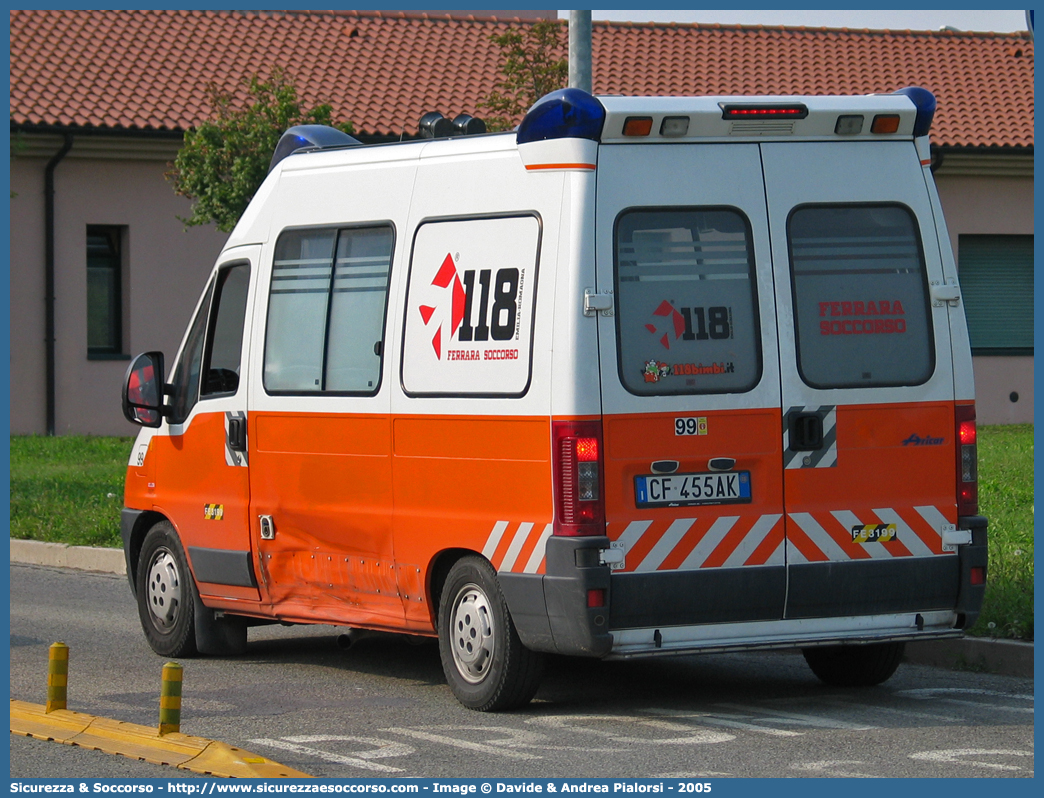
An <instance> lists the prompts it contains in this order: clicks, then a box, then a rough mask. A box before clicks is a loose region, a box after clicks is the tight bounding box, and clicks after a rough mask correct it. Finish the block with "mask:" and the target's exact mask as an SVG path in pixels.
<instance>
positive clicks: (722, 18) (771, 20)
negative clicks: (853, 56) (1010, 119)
mask: <svg viewBox="0 0 1044 798" xmlns="http://www.w3.org/2000/svg"><path fill="white" fill-rule="evenodd" d="M558 13H559V16H563V17H565V16H568V15H569V12H568V11H559V12H558ZM591 16H592V19H600V20H604V19H611V20H629V21H631V22H719V23H721V24H724V25H734V24H738V25H807V26H809V27H822V26H825V27H829V28H841V27H847V28H891V29H893V30H904V29H907V28H908V29H910V30H938V29H939V28H941V27H943V26H946V25H950V26H953V27H955V28H958V29H960V30H976V31H998V32H1008V31H1017V30H1026V27H1027V26H1026V12H1025V11H1021V10H1019V11H968V10H960V11H945V10H941V9H930V10H920V11H917V10H913V11H906V10H903V11H895V10H891V11H882V10H876V11H827V10H814V11H787V10H774V9H761V10H758V11H737V10H723V11H702V10H701V11H689V10H681V9H673V10H662V11H655V10H654V11H635V10H630V11H628V10H602V11H597V10H595V11H592V12H591Z"/></svg>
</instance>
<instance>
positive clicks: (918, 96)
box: [893, 86, 935, 138]
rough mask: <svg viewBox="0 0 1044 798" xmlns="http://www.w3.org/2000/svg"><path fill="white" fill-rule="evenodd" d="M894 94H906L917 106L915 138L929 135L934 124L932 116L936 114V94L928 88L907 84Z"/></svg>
mask: <svg viewBox="0 0 1044 798" xmlns="http://www.w3.org/2000/svg"><path fill="white" fill-rule="evenodd" d="M893 93H894V94H905V95H906V96H907V97H909V98H910V99H911V100H912V101H913V104H914V105H915V106H917V117H916V118H915V119H914V129H913V134H914V138H920V137H921V136H927V135H928V131H929V129H930V128H931V126H932V118H933V117H934V116H935V95H934V94H932V93H931V92H930V91H928V89H922V88H921V87H920V86H907V87H906V88H905V89H899V90H898V91H896V92H893Z"/></svg>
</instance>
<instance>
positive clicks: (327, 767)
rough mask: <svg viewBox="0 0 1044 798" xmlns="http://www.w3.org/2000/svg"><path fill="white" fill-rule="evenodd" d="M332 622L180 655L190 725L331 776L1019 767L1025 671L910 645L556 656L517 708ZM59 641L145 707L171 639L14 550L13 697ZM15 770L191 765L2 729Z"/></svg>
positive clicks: (121, 591) (109, 589)
mask: <svg viewBox="0 0 1044 798" xmlns="http://www.w3.org/2000/svg"><path fill="white" fill-rule="evenodd" d="M342 631H343V630H339V629H336V628H334V627H328V626H324V627H301V626H295V627H282V626H266V627H258V628H255V629H252V630H251V632H250V641H251V642H250V649H249V652H248V653H247V655H246V656H244V657H240V658H237V659H229V660H216V659H199V660H184V661H183V663H182V664H183V665H184V666H185V673H184V679H185V681H184V698H183V704H182V706H183V709H182V731H183V732H185V733H187V734H195V735H200V736H203V737H208V738H212V739H218V740H223V741H225V742H228V743H231V744H234V745H238V746H242V747H244V748H246V749H248V750H252V751H255V752H257V753H259V754H263V755H265V756H268V757H270V758H272V759H275V760H277V761H280V762H283V763H284V764H286V765H289V766H291V767H294V768H297V769H298V770H302V771H304V772H306V773H310V774H312V775H315V776H327V777H381V776H393V777H418V776H420V777H438V778H447V777H454V778H469V777H504V778H510V777H519V778H522V777H527V778H528V777H540V778H548V777H585V776H586V777H599V778H604V777H694V778H708V777H710V778H717V777H721V778H725V777H780V776H794V777H845V776H848V777H851V776H865V777H1029V776H1032V775H1033V681H1032V680H1030V679H1017V678H1012V677H1004V676H990V675H985V674H976V673H969V672H955V671H946V670H940V669H934V668H930V667H926V666H918V665H911V664H904V665H902V666H901V667H900V669H899V672H898V673H897V674H896V675H895V676H894V677H893V678H892V679H891V680H889V681H888V682H887V683H885V684H884V685H882V686H879V687H875V688H869V689H851V690H846V689H838V688H828V687H825V686H823V685H822V684H820V683H819V682H818V681H817V680H816V678H815V677H814V676H813V675H812V674H811V672H810V671H809V670H808V669H807V667H806V666H805V663H804V660H803V659H802V657H801V656H800V654H794V653H751V654H728V655H706V656H702V657H674V658H665V659H658V660H642V661H636V662H599V661H589V660H569V659H564V658H562V659H555V660H553V661H552V662H551V664H550V667H549V672H548V675H547V677H546V678H545V681H544V683H543V686H542V687H541V690H540V692H539V693H538V694H537V697H536V700H535V701H534V702H533V703H532V704H531V705H530V706H529V707H527V708H526V709H524V710H522V711H518V712H512V713H503V714H481V713H476V712H472V711H469V710H467V709H465V708H463V707H462V706H460V705H459V704H458V703H457V702H456V700H455V699H454V698H453V696H452V695H451V694H450V692H449V689H448V688H447V687H446V685H445V682H444V680H443V676H442V670H441V666H440V663H439V656H438V649H437V647H436V646H435V645H433V644H428V645H412V644H410V643H409V642H407V641H406V640H405V639H403V638H399V637H394V636H374V637H371V638H368V639H363V640H361V641H360V642H358V643H356V644H355V645H354V646H353V647H352V648H351V649H349V650H347V651H346V650H342V649H341V648H340V647H338V645H337V642H336V641H337V635H338V634H339V633H340V632H342ZM56 640H61V641H63V642H65V643H67V644H68V645H69V647H70V665H69V708H70V709H74V710H78V711H81V712H88V713H91V714H95V715H102V716H105V717H111V718H116V719H119V720H124V721H131V722H134V723H142V724H152V723H154V722H155V721H156V717H157V706H158V695H159V679H160V669H161V667H162V665H163V661H164V660H163V659H162V658H160V657H158V656H156V655H155V654H153V653H152V651H151V650H150V649H149V648H148V646H147V644H146V643H145V640H144V638H143V636H142V634H141V630H140V627H139V625H138V619H137V612H136V609H135V606H134V603H133V600H132V599H131V596H130V590H129V588H128V586H127V582H126V578H125V577H122V576H114V575H108V574H95V573H84V572H76V571H69V570H61V569H51V568H42V567H37V566H22V565H12V566H11V697H12V698H17V699H21V700H23V701H31V702H35V703H43V701H44V699H45V684H46V671H47V647H48V646H49V645H50V644H51V643H52V642H54V641H56ZM11 742H12V748H11V776H12V777H14V778H27V777H51V778H54V777H100V778H104V777H128V776H134V777H138V776H140V777H160V778H168V779H176V778H184V777H187V776H190V775H191V774H186V773H184V772H182V771H175V770H171V769H167V768H163V767H160V766H153V765H149V764H146V763H142V762H134V761H130V760H126V759H123V758H120V757H112V756H107V755H104V754H100V753H96V752H90V751H83V750H78V749H75V748H71V747H69V746H64V745H59V744H55V743H46V742H39V741H35V740H27V739H24V738H18V739H15V738H13V737H12V740H11Z"/></svg>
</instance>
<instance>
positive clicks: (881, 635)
mask: <svg viewBox="0 0 1044 798" xmlns="http://www.w3.org/2000/svg"><path fill="white" fill-rule="evenodd" d="M956 620H957V613H955V612H952V611H937V612H924V613H901V614H900V613H897V614H889V615H862V616H858V617H850V618H845V617H838V618H797V619H791V620H777V621H755V622H752V623H727V624H707V625H699V626H668V627H663V628H659V629H653V628H646V629H622V630H614V631H613V648H612V651H611V652H610V653H609V655H608V657H607V659H628V658H630V657H648V656H656V655H667V654H687V653H693V652H697V651H698V652H701V653H712V652H716V651H718V652H720V651H751V650H756V649H773V648H808V647H810V646H829V645H840V644H860V643H864V644H865V643H881V642H887V641H899V640H937V639H940V638H944V637H958V636H960V634H961V631H960V629H958V628H955V623H956Z"/></svg>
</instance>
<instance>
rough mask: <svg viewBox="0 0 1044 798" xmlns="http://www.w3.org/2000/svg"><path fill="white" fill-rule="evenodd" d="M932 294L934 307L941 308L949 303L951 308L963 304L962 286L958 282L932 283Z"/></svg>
mask: <svg viewBox="0 0 1044 798" xmlns="http://www.w3.org/2000/svg"><path fill="white" fill-rule="evenodd" d="M931 294H932V305H933V306H934V307H937V308H941V307H942V306H943V305H949V306H950V307H951V308H955V307H957V306H958V305H959V304H961V287H960V286H959V285H957V284H956V283H950V284H949V285H943V284H941V283H932V285H931Z"/></svg>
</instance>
